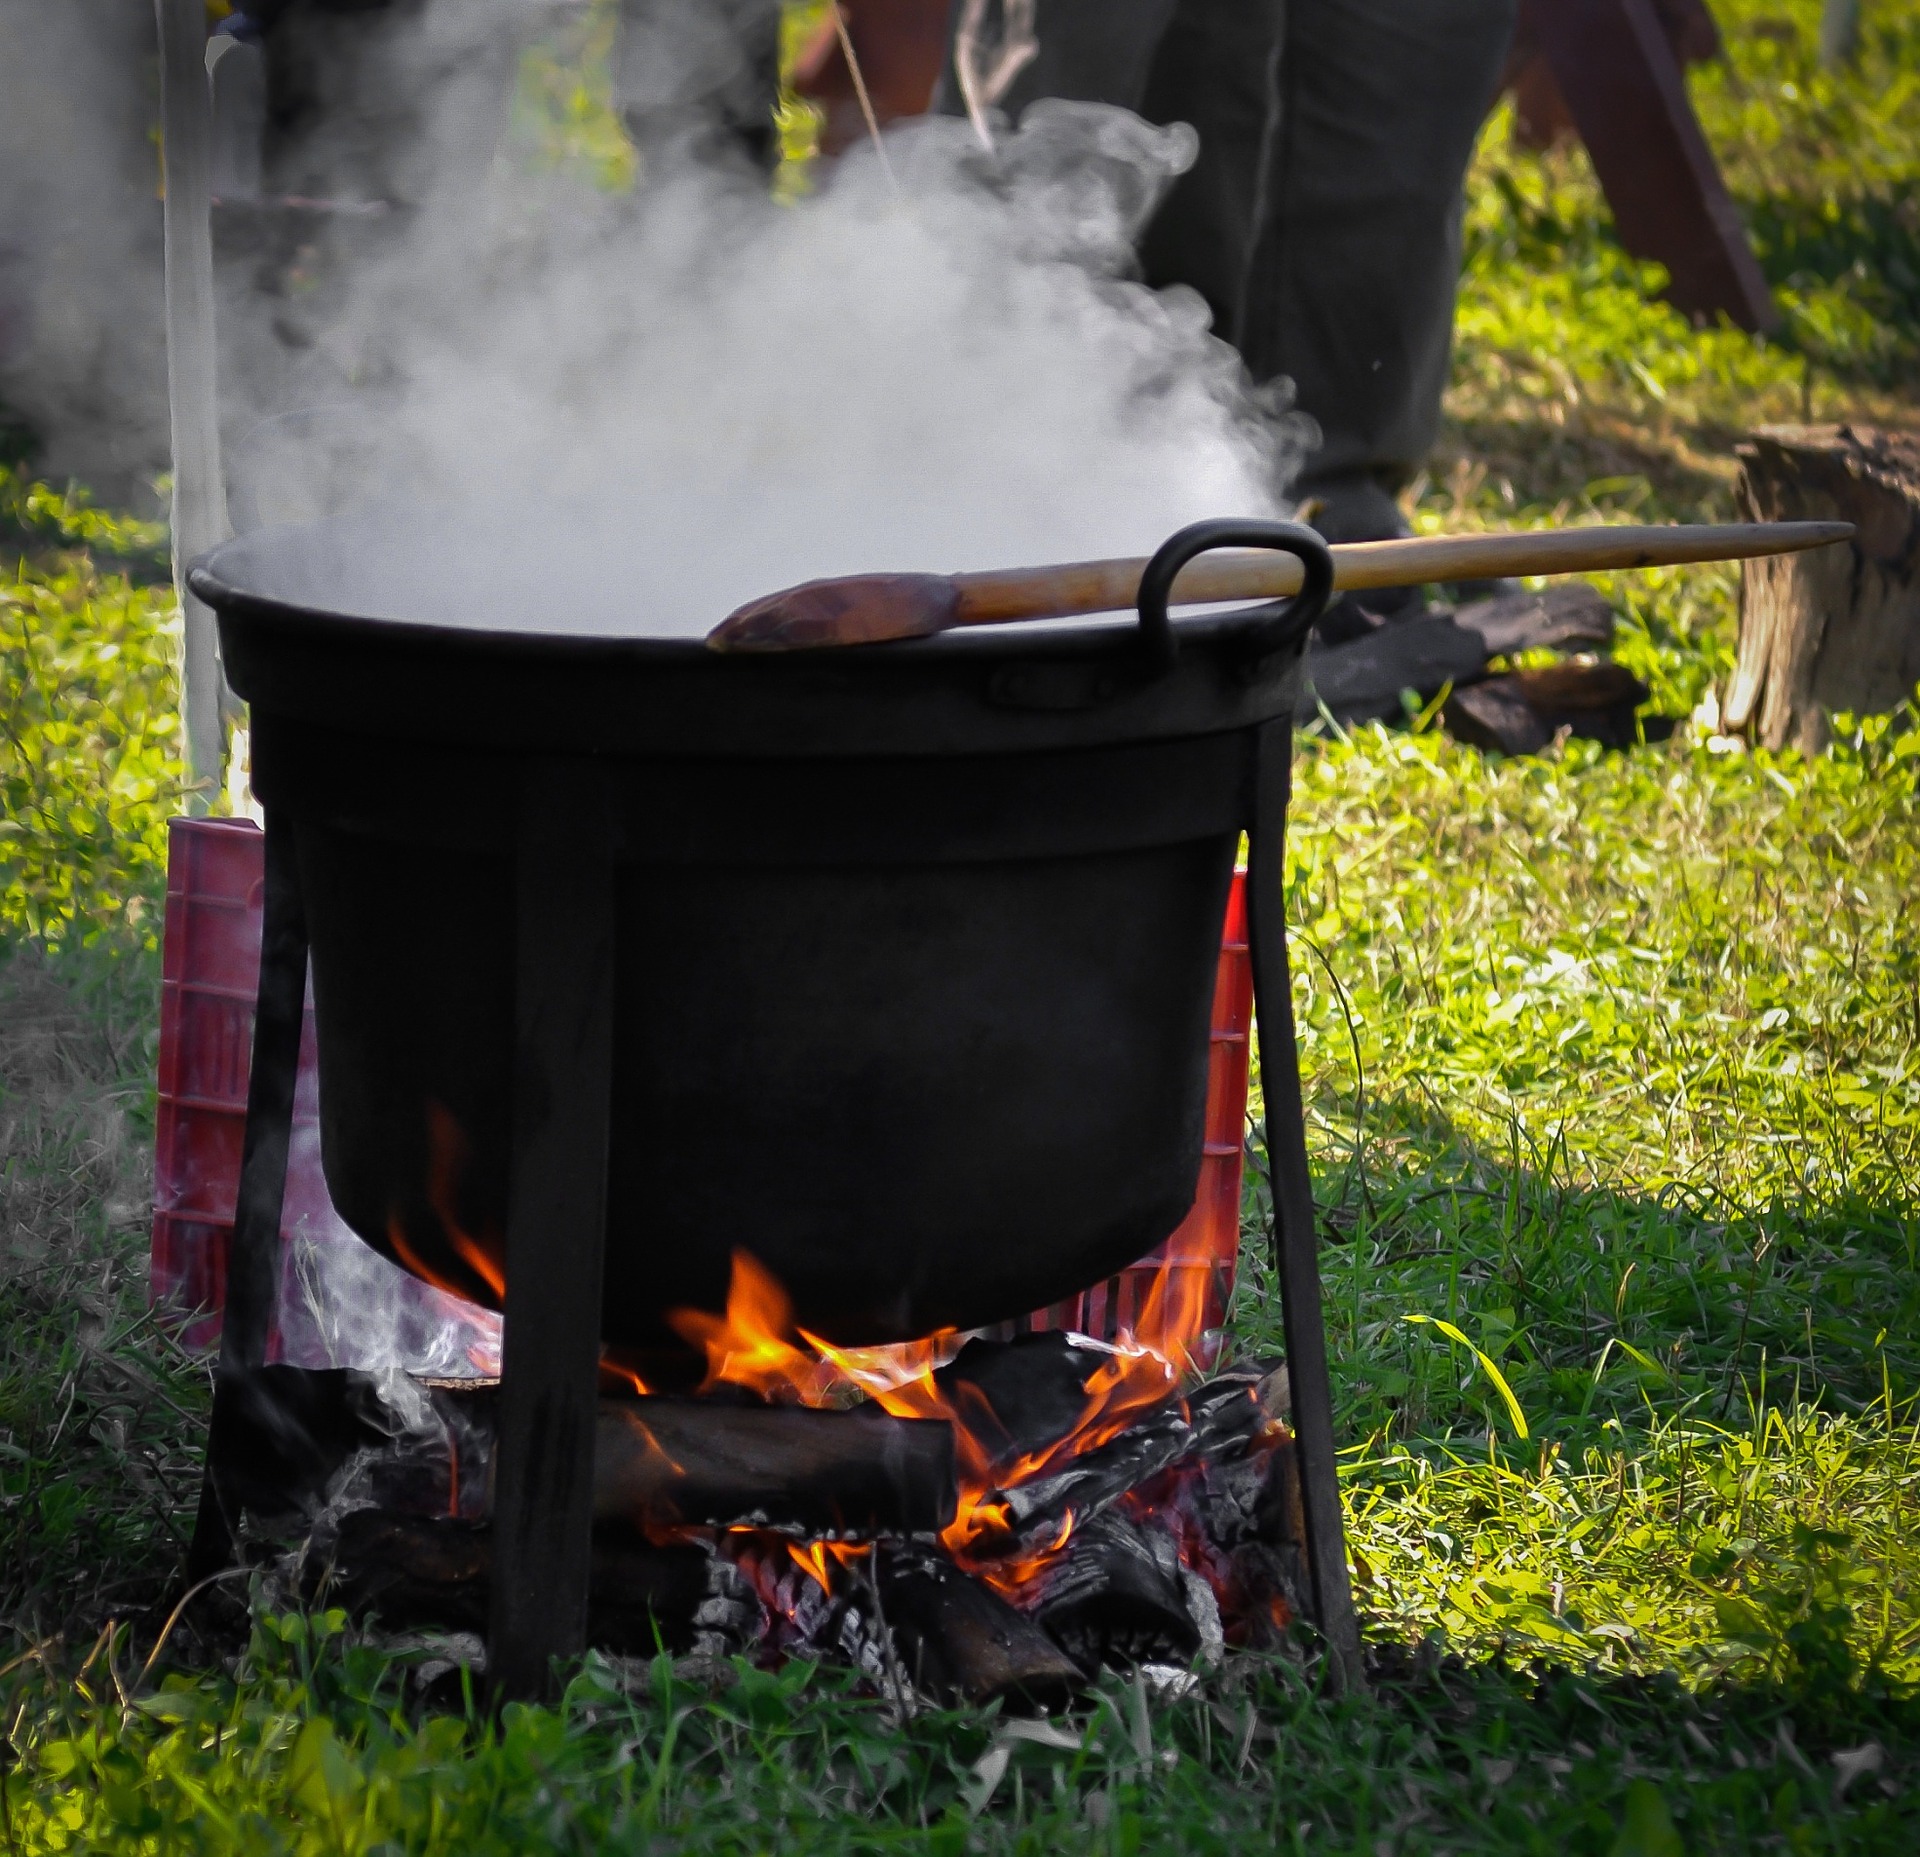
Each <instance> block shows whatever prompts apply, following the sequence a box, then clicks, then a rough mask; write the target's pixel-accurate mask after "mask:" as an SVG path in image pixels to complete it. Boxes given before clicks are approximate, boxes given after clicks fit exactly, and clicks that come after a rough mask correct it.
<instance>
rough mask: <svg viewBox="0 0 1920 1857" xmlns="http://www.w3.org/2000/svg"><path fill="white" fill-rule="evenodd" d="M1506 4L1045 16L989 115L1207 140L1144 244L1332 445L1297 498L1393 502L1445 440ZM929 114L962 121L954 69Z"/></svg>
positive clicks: (1325, 0) (1072, 10)
mask: <svg viewBox="0 0 1920 1857" xmlns="http://www.w3.org/2000/svg"><path fill="white" fill-rule="evenodd" d="M1515 8H1516V0H1039V7H1038V11H1037V21H1036V24H1037V30H1038V35H1039V39H1040V51H1039V55H1038V56H1037V57H1036V58H1035V59H1034V60H1033V62H1032V63H1031V64H1029V65H1028V66H1027V68H1026V69H1025V70H1024V71H1023V72H1021V74H1020V75H1019V76H1018V77H1017V78H1016V79H1015V80H1014V83H1013V85H1012V87H1011V88H1010V90H1009V91H1008V92H1007V94H1006V96H1005V97H1003V98H1002V99H1001V107H1002V108H1003V109H1005V110H1006V111H1007V112H1008V114H1009V115H1011V116H1013V117H1014V118H1015V119H1016V120H1017V118H1018V116H1019V113H1020V111H1021V110H1022V109H1023V108H1024V107H1025V106H1026V105H1027V104H1028V103H1031V102H1033V101H1034V100H1035V99H1037V98H1040V97H1068V98H1074V99H1079V100H1082V101H1089V102H1102V103H1116V104H1120V105H1122V106H1124V107H1125V108H1127V109H1131V110H1135V111H1137V112H1139V114H1141V115H1143V116H1145V117H1148V118H1149V119H1151V120H1152V121H1155V122H1173V121H1183V122H1189V123H1191V124H1192V125H1193V126H1194V127H1195V128H1196V129H1197V130H1198V131H1199V132H1200V157H1199V160H1198V161H1197V163H1196V164H1195V166H1194V167H1193V168H1192V169H1191V170H1190V171H1189V172H1188V173H1187V174H1185V175H1183V176H1182V177H1181V178H1180V180H1179V181H1177V182H1176V183H1175V184H1174V187H1173V189H1172V191H1171V192H1170V193H1169V194H1168V196H1167V198H1166V200H1165V202H1164V203H1163V204H1162V205H1161V207H1160V210H1159V212H1158V213H1157V215H1156V216H1155V218H1154V220H1153V222H1152V224H1151V225H1150V226H1149V227H1148V229H1147V232H1146V235H1145V238H1144V240H1143V242H1142V247H1141V262H1142V266H1143V268H1144V270H1145V274H1146V277H1147V281H1148V282H1150V283H1152V284H1155V285H1166V284H1173V283H1181V284H1187V285H1190V286H1191V287H1192V288H1194V289H1196V290H1198V291H1199V292H1200V294H1201V295H1202V296H1203V297H1205V298H1206V300H1207V302H1208V304H1209V305H1210V306H1211V307H1212V310H1213V315H1214V327H1215V329H1216V330H1217V332H1218V333H1219V334H1221V335H1222V336H1224V337H1225V338H1226V339H1227V340H1229V341H1231V342H1232V343H1233V344H1234V345H1235V346H1236V347H1237V348H1238V349H1239V350H1240V352H1241V354H1242V355H1243V356H1244V357H1245V359H1246V363H1247V366H1248V369H1249V370H1250V371H1251V373H1252V374H1253V376H1254V378H1255V379H1256V380H1267V379H1271V378H1272V377H1273V376H1275V375H1281V374H1284V375H1288V376H1291V378H1292V379H1293V382H1294V385H1295V388H1296V391H1297V396H1298V404H1299V405H1300V406H1301V407H1302V408H1303V409H1304V410H1305V411H1306V412H1308V413H1310V414H1312V415H1313V417H1314V419H1315V420H1317V421H1318V423H1319V425H1320V428H1321V431H1322V433H1323V434H1324V439H1325V442H1324V444H1323V446H1322V448H1321V449H1320V451H1319V452H1318V453H1317V454H1316V455H1315V456H1314V458H1313V459H1312V461H1311V462H1310V464H1309V467H1308V480H1309V484H1308V487H1312V486H1314V485H1317V484H1321V483H1327V482H1334V481H1338V480H1340V479H1342V478H1352V477H1358V476H1370V477H1373V478H1375V479H1377V480H1378V481H1380V482H1382V483H1385V484H1387V485H1390V486H1392V485H1397V484H1399V483H1401V482H1403V481H1404V480H1405V479H1406V478H1408V477H1409V476H1411V475H1412V474H1413V472H1414V471H1415V470H1416V469H1417V468H1418V467H1419V465H1420V463H1421V461H1422V460H1423V459H1424V458H1425V456H1426V454H1427V452H1428V451H1429V450H1430V449H1431V447H1432V445H1433V442H1434V438H1435V436H1436V434H1437V432H1438V428H1439V418H1440V398H1441V394H1442V392H1443V391H1444V389H1445V386H1446V377H1447V363H1448V356H1449V351H1450V348H1451V340H1452V327H1453V304H1454V294H1455V289H1456V286H1457V283H1458V278H1459V268H1460V219H1461V182H1462V180H1463V179H1464V177H1465V174H1466V168H1467V162H1468V160H1469V158H1470V157H1471V155H1472V152H1473V144H1474V139H1475V137H1476V135H1477V134H1478V132H1479V128H1480V124H1481V122H1482V120H1483V119H1484V117H1485V115H1486V112H1487V109H1488V106H1489V105H1490V104H1491V103H1492V101H1493V97H1494V92H1495V87H1496V85H1497V83H1498V81H1499V75H1500V67H1501V64H1502V61H1503V60H1504V58H1505V56H1506V51H1507V46H1508V44H1509V42H1510V41H1511V39H1512V37H1513V23H1514V13H1515ZM940 103H941V107H943V108H945V109H948V110H957V109H958V108H959V92H958V86H957V84H956V83H955V82H954V80H953V76H952V73H951V71H949V73H948V76H947V79H946V81H945V82H944V83H943V84H942V87H941V98H940Z"/></svg>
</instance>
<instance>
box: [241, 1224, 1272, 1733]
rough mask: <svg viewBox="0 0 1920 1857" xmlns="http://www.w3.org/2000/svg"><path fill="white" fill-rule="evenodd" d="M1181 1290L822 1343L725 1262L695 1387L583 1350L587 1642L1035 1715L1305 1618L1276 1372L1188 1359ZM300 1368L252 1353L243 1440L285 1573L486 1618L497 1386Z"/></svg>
mask: <svg viewBox="0 0 1920 1857" xmlns="http://www.w3.org/2000/svg"><path fill="white" fill-rule="evenodd" d="M1199 1280H1200V1273H1197V1272H1194V1271H1192V1270H1182V1269H1180V1268H1179V1267H1177V1266H1176V1265H1172V1264H1167V1265H1163V1266H1162V1267H1161V1268H1160V1270H1159V1271H1158V1272H1157V1273H1155V1275H1154V1276H1153V1277H1152V1279H1151V1281H1150V1282H1149V1284H1148V1286H1147V1289H1146V1292H1145V1294H1144V1296H1143V1298H1142V1303H1141V1308H1140V1313H1139V1318H1138V1321H1137V1323H1136V1324H1135V1325H1133V1326H1130V1327H1124V1328H1123V1329H1122V1330H1121V1332H1120V1333H1119V1335H1118V1336H1117V1338H1116V1339H1114V1340H1112V1341H1102V1340H1096V1339H1093V1338H1091V1337H1088V1336H1085V1335H1079V1334H1074V1333H1071V1332H1067V1331H1060V1330H1055V1331H1048V1332H1041V1333H1033V1334H1024V1335H1018V1336H1015V1337H1013V1338H1011V1339H1007V1340H995V1339H990V1338H988V1337H985V1336H980V1335H975V1336H971V1337H965V1336H962V1335H960V1334H958V1333H956V1332H953V1331H946V1332H943V1333H940V1334H937V1335H933V1336H930V1337H928V1338H927V1339H925V1340H923V1341H919V1342H914V1343H910V1344H905V1345H901V1346H894V1347H880V1348H842V1347H836V1346H834V1345H833V1344H832V1343H830V1342H828V1341H826V1340H824V1339H822V1338H821V1337H819V1336H816V1335H811V1334H808V1333H806V1332H805V1331H804V1330H801V1329H799V1328H797V1327H796V1326H795V1324H794V1321H793V1318H792V1311H791V1306H790V1303H789V1301H788V1298H787V1296H786V1294H785V1292H784V1291H783V1289H782V1288H781V1286H780V1284H779V1283H778V1282H777V1281H776V1280H775V1278H774V1277H773V1276H772V1275H771V1274H770V1273H769V1272H768V1271H767V1270H766V1269H765V1268H764V1267H762V1266H761V1265H760V1264H759V1263H758V1262H757V1261H756V1260H755V1259H754V1257H753V1256H752V1254H751V1253H750V1252H749V1251H747V1250H745V1249H741V1250H737V1251H736V1252H735V1253H734V1258H733V1276H732V1282H731V1286H730V1289H729V1293H728V1296H727V1301H726V1306H725V1308H724V1310H721V1311H704V1310H696V1309H686V1310H681V1311H677V1312H676V1314H675V1318H674V1319H675V1325H676V1327H678V1328H679V1329H680V1330H681V1331H682V1333H683V1334H684V1335H685V1336H686V1337H687V1339H688V1340H689V1341H690V1342H692V1343H693V1344H695V1345H696V1346H698V1347H699V1348H700V1349H701V1350H702V1351H703V1353H704V1356H705V1359H706V1363H707V1374H706V1378H705V1380H704V1381H703V1382H702V1383H701V1385H700V1386H699V1388H698V1389H697V1390H696V1391H694V1392H692V1393H687V1394H661V1393H656V1392H653V1391H650V1390H649V1389H648V1388H647V1387H646V1385H645V1384H644V1382H643V1381H642V1380H641V1379H640V1377H639V1376H638V1375H637V1374H635V1373H634V1372H633V1371H632V1370H631V1369H628V1368H624V1367H622V1366H621V1365H620V1364H619V1363H618V1361H617V1359H616V1358H614V1357H613V1356H612V1355H611V1354H610V1355H609V1357H608V1359H607V1360H606V1362H605V1366H604V1369H603V1375H602V1393H601V1397H600V1400H599V1406H598V1415H597V1424H596V1435H595V1449H594V1491H593V1509H594V1520H595V1531H594V1544H593V1563H592V1583H591V1597H590V1614H589V1635H590V1638H591V1639H592V1641H593V1642H595V1643H596V1644H598V1645H600V1646H602V1647H604V1648H605V1649H607V1650H609V1651H612V1652H615V1653H624V1654H629V1655H637V1656H647V1655H651V1654H652V1653H653V1652H654V1651H655V1650H656V1649H659V1648H665V1649H667V1650H669V1651H671V1652H673V1653H675V1654H677V1655H680V1656H687V1657H693V1658H695V1659H697V1660H700V1661H703V1662H705V1663H708V1664H711V1665H714V1666H716V1667H718V1666H722V1665H724V1662H725V1660H727V1659H729V1658H732V1657H736V1656H744V1657H748V1658H751V1659H755V1660H759V1661H763V1662H764V1661H778V1660H781V1659H785V1658H789V1657H795V1656H805V1657H811V1658H819V1659H823V1660H827V1661H833V1662H841V1663H845V1664H849V1665H852V1666H855V1667H857V1668H858V1669H859V1670H860V1671H861V1672H862V1673H863V1674H864V1675H865V1677H866V1678H867V1679H868V1680H869V1681H870V1682H871V1683H872V1684H873V1685H874V1686H875V1687H876V1688H877V1689H878V1690H880V1691H881V1692H882V1693H884V1694H886V1695H887V1696H888V1697H890V1698H891V1699H893V1700H894V1701H895V1702H896V1703H900V1704H904V1705H907V1706H911V1705H912V1704H913V1703H914V1702H915V1701H916V1700H920V1701H930V1702H956V1701H965V1702H970V1703H976V1704H978V1703H984V1702H987V1701H991V1700H994V1699H996V1698H999V1699H1003V1700H1005V1701H1006V1702H1008V1703H1009V1704H1011V1705H1015V1706H1025V1707H1041V1708H1044V1707H1052V1706H1058V1705H1059V1704H1061V1703H1063V1702H1064V1701H1066V1700H1067V1699H1068V1698H1069V1697H1070V1696H1071V1695H1072V1694H1073V1693H1074V1692H1075V1691H1076V1690H1077V1689H1078V1688H1079V1687H1081V1686H1082V1685H1083V1684H1084V1683H1086V1682H1087V1681H1089V1680H1090V1679H1091V1678H1092V1677H1093V1676H1094V1675H1095V1674H1096V1673H1097V1672H1098V1671H1099V1670H1100V1669H1101V1668H1103V1667H1109V1668H1121V1669H1131V1668H1137V1667H1141V1666H1146V1667H1149V1668H1154V1669H1156V1672H1157V1673H1158V1674H1160V1675H1162V1676H1163V1678H1164V1679H1166V1680H1175V1679H1176V1678H1177V1676H1178V1674H1179V1673H1184V1672H1185V1671H1186V1670H1188V1669H1189V1668H1190V1667H1191V1666H1192V1665H1193V1664H1194V1663H1195V1661H1196V1660H1199V1661H1206V1660H1208V1659H1211V1658H1217V1657H1218V1656H1219V1655H1220V1654H1221V1652H1222V1651H1223V1649H1224V1647H1226V1646H1228V1645H1236V1646H1237V1645H1262V1646H1271V1645H1273V1644H1276V1643H1278V1642H1279V1641H1280V1640H1281V1637H1282V1635H1283V1634H1284V1632H1285V1630H1286V1628H1287V1626H1288V1625H1289V1623H1290V1622H1291V1621H1292V1620H1293V1619H1294V1618H1295V1617H1296V1616H1297V1615H1298V1614H1299V1612H1300V1609H1301V1597H1300V1581H1301V1563H1300V1543H1301V1540H1302V1529H1301V1523H1300V1516H1299V1507H1300V1503H1299V1491H1298V1481H1297V1474H1296V1469H1295V1463H1294V1457H1293V1450H1292V1437H1291V1434H1290V1433H1289V1431H1288V1430H1287V1427H1286V1424H1285V1417H1286V1414H1287V1408H1288V1394H1287V1376H1286V1371H1285V1369H1284V1367H1277V1366H1276V1367H1269V1368H1267V1369H1266V1370H1264V1371H1263V1370H1261V1369H1259V1368H1257V1367H1247V1368H1235V1369H1229V1370H1227V1371H1224V1372H1216V1373H1214V1374H1213V1375H1211V1376H1210V1377H1206V1376H1203V1375H1202V1373H1201V1372H1200V1370H1199V1367H1198V1362H1199V1361H1200V1360H1201V1359H1202V1358H1203V1357H1205V1356H1206V1355H1207V1354H1208V1353H1209V1351H1210V1337H1209V1335H1208V1333H1207V1330H1206V1328H1205V1323H1206V1319H1207V1309H1206V1305H1205V1299H1204V1297H1203V1296H1202V1295H1201V1294H1200V1292H1199V1291H1198V1290H1197V1288H1196V1287H1195V1285H1196V1284H1197V1283H1198V1282H1199ZM297 1373H298V1370H295V1369H290V1368H285V1367H278V1366H268V1367H263V1368H261V1369H259V1370H257V1373H256V1380H255V1385H256V1391H257V1395H258V1398H257V1401H256V1412H257V1415H258V1416H257V1427H258V1429H259V1430H260V1432H261V1434H262V1436H261V1437H260V1438H259V1439H257V1440H256V1441H255V1450H254V1453H253V1455H254V1460H255V1461H256V1462H262V1461H265V1460H266V1458H267V1457H268V1456H269V1455H270V1454H271V1451H272V1447H273V1443H274V1438H275V1437H277V1441H278V1461H280V1462H281V1463H282V1464H284V1465H285V1466H286V1474H285V1476H284V1478H283V1482H282V1487H281V1489H280V1491H279V1493H278V1494H279V1501H278V1507H279V1509H280V1511H281V1517H282V1519H281V1522H280V1525H279V1532H280V1533H281V1534H282V1535H283V1536H284V1535H293V1536H297V1537H298V1545H297V1550H296V1555H295V1558H296V1560H297V1562H298V1564H299V1567H300V1569H301V1572H302V1575H303V1577H304V1579H305V1580H306V1582H307V1583H308V1586H309V1588H310V1589H311V1590H318V1587H319V1585H320V1584H321V1583H324V1584H325V1585H327V1586H328V1587H330V1588H331V1589H332V1590H334V1591H335V1592H337V1593H338V1594H339V1595H341V1596H343V1597H344V1598H345V1599H346V1601H347V1602H348V1603H349V1605H350V1606H352V1607H353V1608H354V1609H356V1610H358V1611H360V1612H362V1613H364V1614H369V1615H378V1617H379V1618H380V1619H381V1620H382V1621H383V1622H384V1624H386V1625H387V1626H388V1627H391V1628H399V1629H403V1630H417V1629H422V1628H432V1629H439V1630H451V1631H463V1630H472V1631H479V1630H481V1629H484V1625H485V1621H486V1618H487V1615H488V1608H489V1598H490V1593H489V1586H490V1578H491V1560H492V1556H491V1521H492V1508H493V1500H494V1482H493V1461H494V1446H495V1434H496V1409H497V1403H498V1399H497V1395H498V1383H497V1381H495V1380H493V1379H490V1378H483V1377H476V1378H472V1379H461V1380H455V1379H433V1380H412V1381H406V1382H404V1383H401V1384H399V1385H396V1384H395V1383H394V1382H393V1381H392V1380H391V1379H389V1380H387V1381H385V1382H382V1381H381V1380H379V1379H377V1378H376V1377H375V1376H372V1375H368V1374H362V1373H346V1372H335V1373H332V1374H318V1375H316V1374H313V1373H311V1372H308V1373H305V1374H300V1375H299V1379H298V1391H297V1392H295V1393H294V1394H293V1396H292V1398H289V1397H288V1394H289V1390H290V1388H292V1387H293V1386H294V1384H295V1382H294V1380H293V1378H292V1376H294V1375H296V1374H297ZM294 1410H297V1411H298V1413H299V1421H298V1424H297V1426H295V1427H292V1428H290V1427H289V1425H288V1418H289V1413H290V1412H292V1411H294ZM268 1434H273V1436H269V1435H268ZM254 1506H255V1507H256V1508H257V1509H258V1510H260V1511H261V1512H262V1513H264V1514H267V1515H269V1516H271V1513H272V1510H273V1509H274V1507H275V1506H276V1505H275V1503H274V1502H273V1500H272V1498H271V1495H270V1494H266V1493H256V1501H255V1505H254ZM269 1531H270V1532H271V1531H272V1523H271V1521H269Z"/></svg>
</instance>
